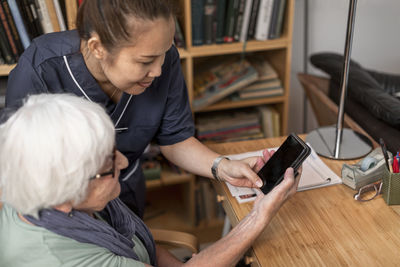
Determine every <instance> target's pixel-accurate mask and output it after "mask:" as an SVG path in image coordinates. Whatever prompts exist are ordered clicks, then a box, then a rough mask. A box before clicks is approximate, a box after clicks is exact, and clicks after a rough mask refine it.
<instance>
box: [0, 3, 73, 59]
mask: <svg viewBox="0 0 400 267" xmlns="http://www.w3.org/2000/svg"><path fill="white" fill-rule="evenodd" d="M77 4H78V1H77ZM66 9H67V6H66V0H0V18H1V23H0V54H1V56H0V63H1V64H4V63H5V64H14V63H16V62H17V61H18V59H19V57H20V56H21V54H22V52H23V51H24V49H26V48H27V47H28V46H29V45H30V43H31V41H32V39H33V38H35V37H37V36H39V35H41V34H44V33H49V32H54V31H64V30H66V29H67V25H68V23H67V10H66Z"/></svg>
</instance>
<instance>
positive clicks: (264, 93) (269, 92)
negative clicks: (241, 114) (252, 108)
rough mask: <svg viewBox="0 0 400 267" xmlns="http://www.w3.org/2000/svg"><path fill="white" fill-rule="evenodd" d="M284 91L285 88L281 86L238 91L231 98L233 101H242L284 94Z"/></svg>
mask: <svg viewBox="0 0 400 267" xmlns="http://www.w3.org/2000/svg"><path fill="white" fill-rule="evenodd" d="M283 93H284V91H283V88H281V87H280V88H276V89H263V90H257V91H252V92H237V93H235V94H233V95H232V96H231V97H230V98H231V100H232V101H242V100H250V99H257V98H266V97H273V96H281V95H283Z"/></svg>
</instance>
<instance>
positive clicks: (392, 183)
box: [382, 168, 400, 205]
mask: <svg viewBox="0 0 400 267" xmlns="http://www.w3.org/2000/svg"><path fill="white" fill-rule="evenodd" d="M382 180H383V185H382V194H383V199H384V200H385V202H386V204H388V205H398V204H400V173H393V172H389V170H388V169H387V168H384V171H383V177H382Z"/></svg>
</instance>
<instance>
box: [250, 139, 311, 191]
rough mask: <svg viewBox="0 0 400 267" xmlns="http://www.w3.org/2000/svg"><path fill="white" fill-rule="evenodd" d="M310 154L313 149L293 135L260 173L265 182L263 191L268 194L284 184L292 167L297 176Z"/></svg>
mask: <svg viewBox="0 0 400 267" xmlns="http://www.w3.org/2000/svg"><path fill="white" fill-rule="evenodd" d="M310 153H311V148H310V147H309V146H308V145H307V144H306V143H304V142H303V140H301V139H300V137H298V136H297V135H296V134H294V133H291V134H290V135H289V136H288V138H286V140H285V142H283V144H282V145H281V146H280V147H279V148H278V150H277V151H276V152H275V153H274V154H273V155H272V157H271V158H270V159H269V160H268V161H267V162H266V163H265V165H264V166H263V167H262V168H261V170H260V171H259V172H258V176H259V177H260V178H261V180H262V181H263V186H262V187H261V188H260V189H261V191H262V192H263V193H264V194H268V193H269V192H270V191H271V190H272V189H273V188H274V187H275V186H277V185H278V184H279V183H280V182H282V180H283V177H284V174H285V171H286V169H287V168H289V167H292V168H293V169H294V173H295V174H296V172H297V169H298V168H299V167H300V166H301V164H302V163H303V161H304V160H305V159H306V158H307V157H308V156H309V155H310Z"/></svg>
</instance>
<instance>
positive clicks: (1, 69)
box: [0, 64, 16, 76]
mask: <svg viewBox="0 0 400 267" xmlns="http://www.w3.org/2000/svg"><path fill="white" fill-rule="evenodd" d="M15 66H16V64H12V65H0V76H8V75H9V74H10V71H11V70H12V69H13V68H14V67H15Z"/></svg>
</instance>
